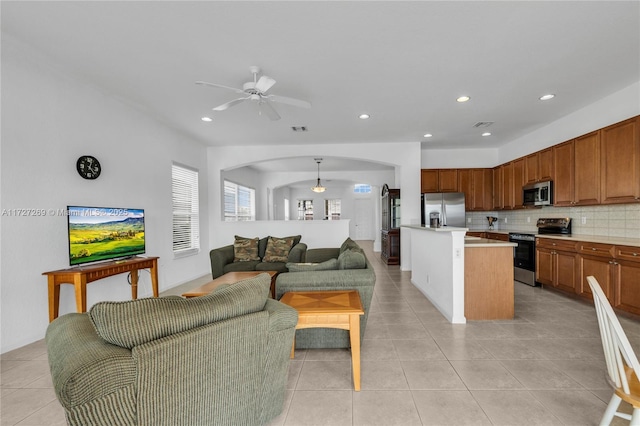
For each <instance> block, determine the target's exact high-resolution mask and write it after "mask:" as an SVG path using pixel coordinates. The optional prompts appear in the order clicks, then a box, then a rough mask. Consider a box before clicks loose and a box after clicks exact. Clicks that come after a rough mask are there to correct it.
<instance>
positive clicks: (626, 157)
mask: <svg viewBox="0 0 640 426" xmlns="http://www.w3.org/2000/svg"><path fill="white" fill-rule="evenodd" d="M600 147H601V149H600V178H601V185H600V186H601V197H602V199H601V202H602V204H616V203H637V202H640V117H634V118H632V119H629V120H625V121H622V122H620V123H616V124H614V125H611V126H608V127H605V128H604V129H602V130H601V131H600Z"/></svg>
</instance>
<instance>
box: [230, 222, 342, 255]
mask: <svg viewBox="0 0 640 426" xmlns="http://www.w3.org/2000/svg"><path fill="white" fill-rule="evenodd" d="M225 223H227V224H230V225H231V226H224V227H220V228H219V235H218V236H219V238H220V240H221V241H224V243H222V244H220V246H218V247H222V246H226V245H229V244H233V240H234V236H236V235H239V236H241V237H247V238H254V237H258V238H264V237H268V236H272V237H280V238H282V237H288V236H291V235H302V239H301V240H300V242H302V243H305V244H306V245H307V247H308V248H310V249H311V248H324V247H340V245H341V244H342V243H343V242H344V240H345V239H347V237H348V236H349V221H348V220H332V221H328V220H324V221H319V220H287V221H285V220H258V221H245V222H225Z"/></svg>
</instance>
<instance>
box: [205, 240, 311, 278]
mask: <svg viewBox="0 0 640 426" xmlns="http://www.w3.org/2000/svg"><path fill="white" fill-rule="evenodd" d="M292 238H293V245H292V247H291V250H290V251H289V255H288V257H287V261H286V262H264V261H263V259H264V258H265V252H266V250H267V242H268V239H269V237H264V238H261V239H260V240H259V242H258V256H259V257H260V259H259V260H250V261H244V262H234V258H235V254H234V245H233V244H229V245H228V246H224V247H220V248H216V249H213V250H211V251H210V252H209V258H210V259H211V275H212V276H213V278H214V279H215V278H218V277H220V276H222V275H224V274H226V273H227V272H239V271H277V272H287V267H286V266H285V265H286V264H287V263H289V262H293V263H299V262H304V261H305V255H306V253H307V245H306V244H304V243H301V242H300V239H301V236H300V235H296V236H295V237H292Z"/></svg>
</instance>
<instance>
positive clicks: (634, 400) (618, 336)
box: [587, 276, 640, 426]
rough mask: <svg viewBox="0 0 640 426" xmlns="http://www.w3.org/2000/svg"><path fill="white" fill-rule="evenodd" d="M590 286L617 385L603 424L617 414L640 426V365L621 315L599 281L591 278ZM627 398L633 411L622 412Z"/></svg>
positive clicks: (611, 380)
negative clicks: (639, 373) (619, 408)
mask: <svg viewBox="0 0 640 426" xmlns="http://www.w3.org/2000/svg"><path fill="white" fill-rule="evenodd" d="M587 282H588V283H589V287H591V292H592V293H593V302H594V304H595V307H596V313H597V315H598V325H599V326H600V337H601V338H602V348H603V349H604V357H605V360H606V362H607V372H608V373H609V383H610V384H611V386H612V387H613V388H614V392H613V396H612V397H611V400H610V401H609V405H608V406H607V409H606V411H605V412H604V416H602V420H601V421H600V425H601V426H602V425H609V424H611V421H612V420H613V416H618V417H622V418H624V419H627V420H631V425H634V426H635V425H640V382H639V381H638V376H637V375H636V374H637V372H640V364H638V358H636V355H635V353H634V352H633V348H632V347H631V344H630V343H629V339H627V335H626V334H625V333H624V330H623V329H622V326H621V325H620V321H618V317H616V314H615V312H614V311H613V308H612V307H611V304H610V303H609V300H607V297H606V296H605V295H604V292H603V291H602V288H600V284H599V283H598V281H597V280H596V279H595V278H594V277H592V276H589V277H587ZM622 400H625V401H626V402H628V403H629V404H631V405H632V406H633V414H632V415H629V414H625V413H621V412H618V411H617V410H618V407H619V406H620V402H621V401H622Z"/></svg>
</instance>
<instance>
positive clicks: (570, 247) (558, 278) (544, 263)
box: [536, 238, 577, 294]
mask: <svg viewBox="0 0 640 426" xmlns="http://www.w3.org/2000/svg"><path fill="white" fill-rule="evenodd" d="M576 266H577V255H576V252H575V243H574V242H571V241H563V240H552V239H550V238H538V239H537V240H536V281H538V282H539V283H540V284H543V285H547V286H551V287H553V288H555V289H558V290H561V291H563V292H567V293H574V294H575V293H576V271H577V267H576Z"/></svg>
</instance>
